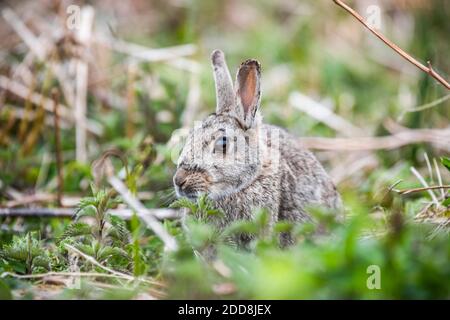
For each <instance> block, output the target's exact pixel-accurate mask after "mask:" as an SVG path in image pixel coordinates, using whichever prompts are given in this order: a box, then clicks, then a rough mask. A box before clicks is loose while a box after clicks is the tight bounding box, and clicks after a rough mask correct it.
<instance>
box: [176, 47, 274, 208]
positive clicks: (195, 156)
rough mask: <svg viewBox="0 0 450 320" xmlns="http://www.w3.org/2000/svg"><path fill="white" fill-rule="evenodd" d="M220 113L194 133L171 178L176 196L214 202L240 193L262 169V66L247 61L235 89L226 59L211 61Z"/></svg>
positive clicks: (215, 55) (217, 57) (217, 54)
mask: <svg viewBox="0 0 450 320" xmlns="http://www.w3.org/2000/svg"><path fill="white" fill-rule="evenodd" d="M211 60H212V66H213V69H214V79H215V85H216V96H217V106H216V112H215V113H213V114H211V115H209V116H208V117H206V119H204V120H203V121H201V122H198V123H197V124H196V125H195V127H194V128H193V129H192V130H191V131H190V133H189V136H188V138H187V141H186V144H185V146H184V148H183V150H182V152H181V155H180V157H179V159H178V167H177V171H176V173H175V176H174V178H173V182H174V186H175V190H176V192H177V195H178V196H185V197H188V198H196V197H198V196H199V195H200V194H203V193H206V194H207V195H208V196H209V197H210V198H212V199H220V198H221V197H224V196H227V195H230V194H232V193H235V192H239V190H241V189H242V188H244V187H245V186H247V185H249V184H250V183H251V182H252V181H253V180H254V179H255V177H256V176H257V175H258V172H259V170H260V169H261V167H262V165H261V163H262V161H261V156H260V155H261V149H262V148H264V145H265V144H264V143H261V138H262V137H261V134H260V132H261V130H260V127H261V125H260V124H261V117H260V115H259V112H258V108H259V104H260V96H261V90H260V64H259V63H258V62H257V61H256V60H246V61H244V62H243V63H242V64H241V66H240V67H239V69H238V71H237V75H236V82H235V86H234V88H233V83H232V80H231V76H230V73H229V71H228V67H227V64H226V62H225V57H224V54H223V53H222V52H221V51H219V50H215V51H214V52H213V53H212V56H211Z"/></svg>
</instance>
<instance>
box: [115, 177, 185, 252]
mask: <svg viewBox="0 0 450 320" xmlns="http://www.w3.org/2000/svg"><path fill="white" fill-rule="evenodd" d="M108 182H109V184H110V185H111V186H112V187H113V188H114V189H115V190H116V191H117V192H118V193H119V194H120V195H121V196H122V199H123V201H124V202H126V203H127V204H128V205H129V206H130V207H131V209H133V210H135V211H136V213H137V215H138V216H139V217H140V218H141V219H142V220H144V222H145V223H146V224H147V226H148V227H150V228H151V229H152V230H153V232H154V233H155V234H156V235H157V236H158V237H159V238H160V239H161V240H162V241H163V242H164V244H165V248H166V250H168V251H174V250H177V248H178V245H177V242H176V240H175V238H174V237H172V236H171V235H170V234H169V233H168V232H167V231H166V229H164V226H163V225H162V224H161V223H160V222H159V221H158V220H157V219H156V217H154V216H153V215H152V214H149V211H148V209H147V208H146V207H144V205H143V204H142V203H141V202H140V201H139V200H138V199H136V197H135V196H133V194H132V193H131V191H130V190H129V189H128V188H127V187H126V185H125V184H124V183H123V182H122V180H120V179H119V178H117V177H116V176H114V175H111V176H109V177H108Z"/></svg>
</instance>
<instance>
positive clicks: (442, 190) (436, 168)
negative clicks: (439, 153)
mask: <svg viewBox="0 0 450 320" xmlns="http://www.w3.org/2000/svg"><path fill="white" fill-rule="evenodd" d="M433 164H434V169H435V170H436V176H437V178H438V183H439V185H440V186H442V185H443V184H442V176H441V170H440V169H439V166H438V164H437V161H436V158H433ZM441 196H442V198H444V197H445V192H444V189H441Z"/></svg>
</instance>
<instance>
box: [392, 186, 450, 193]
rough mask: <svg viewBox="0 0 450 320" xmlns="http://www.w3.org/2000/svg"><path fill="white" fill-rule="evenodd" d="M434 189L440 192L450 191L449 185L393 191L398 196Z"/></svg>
mask: <svg viewBox="0 0 450 320" xmlns="http://www.w3.org/2000/svg"><path fill="white" fill-rule="evenodd" d="M436 189H441V190H444V189H450V185H444V186H429V187H421V188H413V189H406V190H395V191H396V192H397V193H399V194H410V193H414V192H420V191H427V190H436Z"/></svg>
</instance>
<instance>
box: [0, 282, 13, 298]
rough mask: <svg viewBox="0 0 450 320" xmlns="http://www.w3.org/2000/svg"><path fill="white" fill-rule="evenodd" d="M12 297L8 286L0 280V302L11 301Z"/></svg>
mask: <svg viewBox="0 0 450 320" xmlns="http://www.w3.org/2000/svg"><path fill="white" fill-rule="evenodd" d="M12 298H13V296H12V293H11V289H10V288H9V286H8V285H7V284H6V283H5V282H4V281H3V280H1V279H0V300H12Z"/></svg>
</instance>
